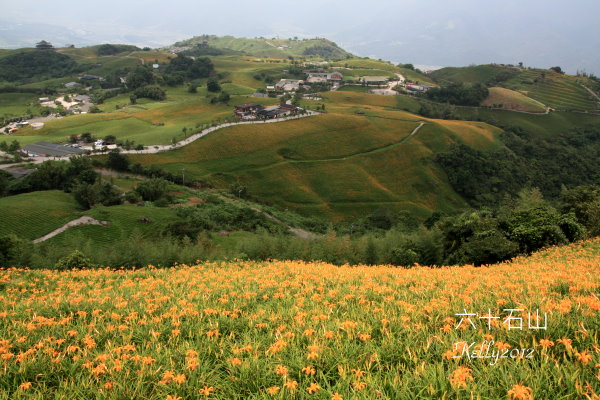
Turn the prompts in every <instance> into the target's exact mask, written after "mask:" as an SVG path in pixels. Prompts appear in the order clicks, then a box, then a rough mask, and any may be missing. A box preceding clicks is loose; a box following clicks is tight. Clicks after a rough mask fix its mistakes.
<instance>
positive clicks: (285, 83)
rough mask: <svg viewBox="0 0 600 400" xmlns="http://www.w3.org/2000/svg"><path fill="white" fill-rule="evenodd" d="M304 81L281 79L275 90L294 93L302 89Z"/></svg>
mask: <svg viewBox="0 0 600 400" xmlns="http://www.w3.org/2000/svg"><path fill="white" fill-rule="evenodd" d="M303 83H304V81H302V80H297V79H281V80H280V81H279V82H277V83H276V84H275V89H277V90H283V91H284V92H294V91H296V90H298V89H300V86H302V84H303Z"/></svg>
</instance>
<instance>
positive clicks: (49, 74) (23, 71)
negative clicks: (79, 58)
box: [0, 50, 79, 83]
mask: <svg viewBox="0 0 600 400" xmlns="http://www.w3.org/2000/svg"><path fill="white" fill-rule="evenodd" d="M78 71H79V68H78V65H77V63H76V62H75V60H73V59H72V58H71V57H69V56H67V55H65V54H61V53H58V52H55V51H53V50H19V51H15V52H12V54H8V55H6V56H4V57H2V58H0V82H1V81H5V82H12V83H14V82H20V83H22V82H29V81H34V80H45V79H50V78H59V77H62V76H65V75H69V74H72V73H75V72H78Z"/></svg>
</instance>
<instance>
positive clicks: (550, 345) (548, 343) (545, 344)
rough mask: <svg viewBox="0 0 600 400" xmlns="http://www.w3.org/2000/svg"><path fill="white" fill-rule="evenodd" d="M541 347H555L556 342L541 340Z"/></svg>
mask: <svg viewBox="0 0 600 400" xmlns="http://www.w3.org/2000/svg"><path fill="white" fill-rule="evenodd" d="M540 346H542V347H543V348H545V349H547V348H549V347H552V346H554V342H553V341H552V340H548V339H542V340H540Z"/></svg>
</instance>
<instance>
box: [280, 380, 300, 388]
mask: <svg viewBox="0 0 600 400" xmlns="http://www.w3.org/2000/svg"><path fill="white" fill-rule="evenodd" d="M283 386H285V388H286V389H288V390H296V389H297V388H298V382H296V381H287V382H286V383H284V384H283Z"/></svg>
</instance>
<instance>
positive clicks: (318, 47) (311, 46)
mask: <svg viewBox="0 0 600 400" xmlns="http://www.w3.org/2000/svg"><path fill="white" fill-rule="evenodd" d="M173 46H175V47H190V48H192V47H199V48H212V49H216V50H223V51H225V54H231V52H234V53H240V54H246V55H251V56H256V57H271V58H287V57H290V56H291V57H318V58H327V59H334V60H335V59H345V58H349V57H351V56H352V55H351V54H350V53H348V52H347V51H345V50H343V49H342V48H340V47H339V46H338V45H337V44H335V43H334V42H332V41H330V40H327V39H324V38H317V39H298V40H296V39H276V38H272V39H271V38H264V37H260V38H236V37H233V36H214V35H202V36H196V37H193V38H191V39H187V40H183V41H180V42H177V43H175V44H174V45H173Z"/></svg>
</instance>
